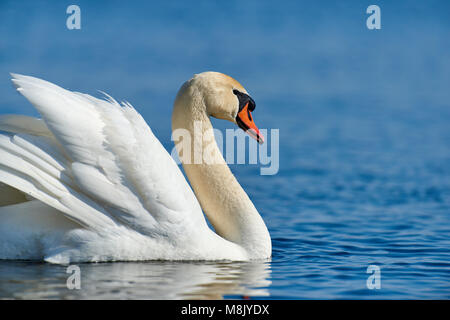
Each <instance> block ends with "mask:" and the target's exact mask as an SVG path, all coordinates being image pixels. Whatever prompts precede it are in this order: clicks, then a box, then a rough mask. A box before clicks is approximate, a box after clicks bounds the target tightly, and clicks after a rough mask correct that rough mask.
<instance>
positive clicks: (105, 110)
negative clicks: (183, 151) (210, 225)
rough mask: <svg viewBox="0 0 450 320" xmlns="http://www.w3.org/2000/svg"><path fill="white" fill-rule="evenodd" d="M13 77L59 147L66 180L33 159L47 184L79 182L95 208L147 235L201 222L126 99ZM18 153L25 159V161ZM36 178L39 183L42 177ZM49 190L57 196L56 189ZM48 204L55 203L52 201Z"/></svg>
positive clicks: (179, 178) (174, 169) (173, 168)
mask: <svg viewBox="0 0 450 320" xmlns="http://www.w3.org/2000/svg"><path fill="white" fill-rule="evenodd" d="M12 81H13V82H14V84H15V86H16V87H17V90H18V91H19V92H20V93H21V94H22V95H23V96H25V97H26V98H27V99H28V100H29V101H30V102H31V103H32V104H33V105H34V106H35V107H36V109H37V110H38V111H39V113H40V114H41V115H42V117H43V120H44V122H45V127H44V126H42V127H41V128H37V129H35V130H34V131H37V132H35V133H36V134H41V135H44V136H45V135H46V134H45V128H46V127H48V129H49V130H50V132H51V134H52V136H54V138H55V139H56V140H57V141H58V143H57V144H59V145H60V146H62V148H63V149H64V153H65V157H67V159H65V160H64V161H66V162H68V165H67V164H66V166H67V167H68V169H69V171H70V177H66V178H68V180H67V181H66V182H64V181H63V178H62V177H61V181H58V177H57V176H55V174H56V175H58V172H61V170H60V169H61V168H57V170H56V171H55V170H53V169H54V166H56V165H57V164H53V165H54V166H53V167H52V165H49V164H48V163H47V164H41V165H40V166H39V168H40V170H41V171H42V172H45V173H46V174H47V175H48V176H49V177H50V178H48V179H47V178H46V179H47V180H50V181H51V182H52V184H50V185H51V186H52V187H54V188H56V189H57V190H59V189H58V188H60V189H61V186H62V187H63V188H62V189H64V188H66V189H67V188H71V187H73V192H76V190H79V193H82V195H84V196H88V197H89V199H92V201H93V202H95V206H94V205H92V206H93V207H96V208H94V209H95V210H97V209H98V207H100V208H103V210H102V211H103V212H105V213H104V215H105V217H111V219H112V220H113V221H115V222H119V223H120V224H124V225H127V226H129V227H131V228H133V229H134V230H136V231H139V232H141V233H144V234H146V235H152V234H159V235H165V234H169V233H171V234H172V235H173V233H174V232H175V233H176V232H179V233H182V232H184V231H185V230H188V229H190V228H189V226H190V225H192V224H196V225H197V228H199V227H200V226H199V225H204V226H206V222H205V219H204V217H203V214H202V212H201V209H200V206H199V204H198V202H197V200H196V198H195V196H194V194H193V192H192V190H191V189H190V187H189V185H188V184H187V182H186V180H185V178H184V176H183V175H182V173H181V171H180V169H179V168H178V166H177V165H176V163H175V162H174V161H173V159H172V158H171V157H170V155H169V154H168V153H167V151H166V150H165V149H164V147H163V146H162V145H161V143H160V142H159V141H158V139H157V138H156V137H155V136H154V135H153V133H152V131H151V129H150V128H149V127H148V126H147V124H146V123H145V121H144V119H143V118H142V117H141V116H140V115H139V113H138V112H137V111H136V110H135V109H134V108H133V107H131V105H129V104H124V105H123V106H120V105H119V104H118V103H117V102H116V101H114V100H113V99H112V98H111V99H110V100H109V101H105V100H100V99H97V98H94V97H91V96H89V95H85V94H81V93H75V92H71V91H68V90H65V89H62V88H60V87H58V86H56V85H54V84H51V83H49V82H46V81H43V80H40V79H36V78H33V77H28V76H21V75H15V74H14V75H13V80H12ZM19 122H20V121H19ZM13 127H14V126H13ZM18 127H20V125H17V123H16V124H15V128H18ZM0 128H1V121H0ZM9 129H10V131H13V130H11V128H9ZM19 131H20V130H19ZM14 132H17V130H16V131H14ZM29 133H32V132H29ZM11 161H13V160H11ZM24 161H25V163H26V164H25V166H27V165H28V162H29V161H27V160H24ZM63 166H64V165H63ZM52 168H53V169H52ZM9 170H11V168H10V169H9ZM52 170H53V171H55V172H53V171H52ZM58 170H59V171H58ZM8 174H10V175H14V173H11V172H9V173H8ZM28 174H29V173H28ZM52 174H53V175H52ZM16 179H18V178H16ZM34 179H35V180H36V181H37V182H39V183H40V178H38V177H34ZM52 179H54V180H56V181H53V180H52ZM25 180H26V179H25ZM45 181H46V180H45ZM58 183H59V184H58ZM18 185H19V183H18ZM14 187H16V186H14ZM19 189H20V186H19ZM37 189H39V188H37ZM41 189H42V188H41ZM43 189H45V188H43ZM62 189H61V190H62ZM45 190H46V191H47V193H49V194H51V192H50V191H49V190H48V189H45ZM41 192H42V190H41ZM53 192H55V191H53ZM61 192H62V191H61ZM44 193H45V192H44ZM69 193H70V191H69ZM50 198H52V197H50ZM53 198H56V199H60V198H61V194H57V195H54V196H53ZM69 198H70V197H69ZM75 199H78V198H75ZM40 200H41V199H40ZM70 200H71V201H73V200H74V199H73V198H70ZM55 203H57V202H55ZM58 203H64V202H61V201H59V200H58ZM47 204H49V205H52V206H54V207H55V208H56V205H55V204H54V203H53V204H50V202H49V203H47ZM77 205H78V204H75V203H73V202H70V201H69V200H67V201H66V202H65V203H64V204H63V206H66V207H70V209H71V213H70V214H74V212H75V211H76V210H75V209H76V206H77ZM83 205H88V206H91V203H89V201H86V202H85V203H84V204H83ZM56 209H58V210H62V208H56ZM80 210H83V208H81V206H80ZM98 211H100V210H98ZM191 229H193V230H194V229H195V228H191ZM172 238H173V237H172Z"/></svg>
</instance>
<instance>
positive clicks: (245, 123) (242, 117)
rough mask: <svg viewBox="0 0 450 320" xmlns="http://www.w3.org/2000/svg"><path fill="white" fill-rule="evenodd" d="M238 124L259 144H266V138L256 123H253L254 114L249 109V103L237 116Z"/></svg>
mask: <svg viewBox="0 0 450 320" xmlns="http://www.w3.org/2000/svg"><path fill="white" fill-rule="evenodd" d="M236 123H237V125H238V126H239V128H241V129H242V130H244V131H245V132H247V133H248V135H249V136H250V137H252V138H253V139H255V140H256V141H258V143H259V144H263V143H264V137H263V136H262V134H261V133H260V132H259V129H258V127H257V126H256V124H255V122H253V117H252V112H251V111H250V110H249V109H248V103H247V104H246V105H245V106H244V107H243V108H242V110H241V111H239V113H238V114H237V116H236Z"/></svg>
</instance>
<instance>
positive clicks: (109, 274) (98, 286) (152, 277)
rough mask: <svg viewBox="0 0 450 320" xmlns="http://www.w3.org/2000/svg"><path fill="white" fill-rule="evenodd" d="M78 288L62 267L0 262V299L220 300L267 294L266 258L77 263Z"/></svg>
mask: <svg viewBox="0 0 450 320" xmlns="http://www.w3.org/2000/svg"><path fill="white" fill-rule="evenodd" d="M79 267H80V269H81V289H80V290H69V289H67V286H66V282H67V278H68V277H69V276H70V274H67V273H66V270H67V266H59V265H50V264H46V263H31V262H22V261H20V262H17V261H15V262H12V261H11V262H9V261H1V262H0V298H2V299H5V298H6V299H11V298H12V299H54V298H58V299H131V298H132V299H222V298H224V297H225V296H230V295H231V296H237V297H246V296H251V297H266V296H268V295H269V292H268V289H267V287H268V286H269V285H270V284H271V281H270V280H268V278H269V276H270V262H267V261H264V262H242V263H235V262H234V263H231V262H218V263H214V262H189V263H184V262H160V261H157V262H140V263H126V262H124V263H101V264H80V265H79Z"/></svg>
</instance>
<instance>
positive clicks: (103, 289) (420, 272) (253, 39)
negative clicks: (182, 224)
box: [0, 1, 450, 299]
mask: <svg viewBox="0 0 450 320" xmlns="http://www.w3.org/2000/svg"><path fill="white" fill-rule="evenodd" d="M78 3H79V5H80V7H81V10H82V29H81V30H79V31H69V30H67V29H66V28H65V19H66V17H67V15H66V14H65V9H66V7H65V6H66V3H64V2H57V3H56V2H54V1H49V2H46V1H39V2H36V1H21V2H18V1H2V2H1V4H0V21H1V22H0V93H1V97H2V98H1V101H0V112H1V113H23V114H29V115H36V112H35V111H34V110H33V109H32V107H31V106H30V105H29V104H28V103H27V102H26V101H25V100H24V99H23V97H21V96H19V95H17V94H16V93H15V92H14V90H13V88H12V86H11V85H10V83H9V76H8V73H7V72H10V71H12V72H17V73H25V74H30V75H35V76H39V77H42V78H44V79H47V80H50V81H53V82H55V83H58V84H60V85H62V86H64V87H66V88H69V89H73V90H77V91H81V92H86V93H90V94H96V90H97V89H98V90H103V91H106V92H108V93H109V94H111V95H112V96H114V97H115V98H117V99H119V100H120V99H123V100H128V101H130V102H131V103H132V104H133V105H134V106H135V107H136V109H137V110H138V111H139V112H141V113H142V115H143V116H144V118H145V119H146V120H147V122H148V123H149V124H150V126H151V127H152V129H153V131H154V132H155V134H156V136H157V137H158V138H160V140H161V141H162V142H163V144H164V146H165V147H166V148H167V149H168V150H171V148H172V142H171V141H170V114H171V106H172V102H173V99H174V96H175V94H176V92H177V90H178V88H179V87H180V85H181V83H182V82H183V81H185V80H186V79H188V78H189V77H191V76H192V75H193V74H194V73H198V72H201V71H206V70H216V71H221V72H225V73H227V74H230V75H232V76H234V77H235V78H237V79H238V80H239V81H240V82H241V83H242V84H243V85H244V86H245V87H246V88H247V90H248V91H249V92H250V93H251V95H252V96H253V98H254V99H255V100H256V103H257V108H256V110H255V113H254V118H255V121H256V122H257V124H258V125H259V127H260V128H277V129H280V171H279V172H278V174H276V175H273V176H261V175H259V166H258V165H245V166H244V165H233V166H232V170H233V172H234V173H235V175H236V176H237V178H238V180H239V181H240V182H241V184H242V185H243V187H244V189H245V190H246V191H247V192H248V194H249V195H250V197H251V199H252V201H253V202H254V204H255V205H256V207H257V208H258V210H259V211H260V213H261V215H262V216H263V218H264V220H265V221H266V223H267V225H268V228H269V230H270V233H271V235H272V240H273V257H272V259H271V261H265V262H251V263H231V262H229V263H212V262H207V263H200V262H195V263H182V262H177V263H173V262H146V263H102V264H81V265H80V268H81V275H82V289H81V290H68V289H67V287H66V280H67V277H68V274H66V267H65V266H55V265H50V264H44V263H31V262H23V261H22V262H7V261H1V262H0V298H7V299H10V298H22V299H28V298H31V299H37V298H50V299H102V298H107V299H153V298H157V299H161V298H162V299H172V298H176V299H188V298H205V299H211V298H214V299H215V298H244V297H245V298H247V297H250V298H254V299H256V298H264V299H265V298H269V299H416V298H421V299H449V298H450V251H449V247H450V236H449V235H450V182H449V181H450V103H449V101H450V90H449V84H450V43H449V41H450V17H449V15H450V7H449V4H448V2H446V1H427V2H424V1H396V2H395V3H393V2H392V1H378V5H379V6H380V7H381V9H382V29H381V30H378V31H369V30H368V29H367V28H366V27H365V19H366V17H367V15H366V14H365V9H366V8H365V5H366V4H364V3H360V4H358V3H357V2H351V3H348V2H345V3H333V2H328V1H324V2H322V1H321V2H320V5H319V4H318V3H317V4H315V3H312V2H301V1H295V2H294V1H293V2H288V1H286V2H284V3H283V5H280V4H279V2H278V1H228V2H227V3H226V4H225V3H221V2H217V3H216V2H212V1H196V5H195V6H192V5H191V4H190V3H189V2H185V1H180V2H177V1H175V2H170V3H167V4H162V3H158V4H157V3H156V2H155V3H154V2H147V1H146V2H133V5H129V6H127V5H126V4H125V3H124V2H119V1H117V2H115V1H108V2H95V4H94V3H92V2H89V1H78ZM214 124H215V125H217V126H218V127H219V128H222V129H224V128H231V127H232V125H231V124H230V123H223V122H221V121H215V122H214ZM369 265H377V266H379V267H380V268H381V289H374V290H369V289H368V288H367V287H366V280H367V278H368V276H369V274H367V273H366V270H367V267H368V266H369Z"/></svg>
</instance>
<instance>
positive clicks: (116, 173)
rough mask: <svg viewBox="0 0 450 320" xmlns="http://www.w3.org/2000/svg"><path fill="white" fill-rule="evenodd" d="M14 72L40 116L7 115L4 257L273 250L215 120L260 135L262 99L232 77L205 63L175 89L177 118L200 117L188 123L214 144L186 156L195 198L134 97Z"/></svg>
mask: <svg viewBox="0 0 450 320" xmlns="http://www.w3.org/2000/svg"><path fill="white" fill-rule="evenodd" d="M12 78H13V79H12V81H13V83H14V85H15V86H16V88H17V90H18V91H19V92H20V93H21V94H22V95H23V96H24V97H26V98H27V99H28V100H29V101H30V102H31V103H32V104H33V105H34V106H35V107H36V109H37V110H38V111H39V113H40V115H41V116H42V120H41V119H36V118H32V117H27V116H20V115H7V116H2V117H0V130H3V131H4V132H0V259H32V260H45V261H48V262H52V263H71V262H94V261H118V260H121V261H137V260H251V259H266V258H269V257H270V256H271V251H272V248H271V239H270V235H269V232H268V230H267V228H266V225H265V224H264V221H263V220H262V218H261V216H260V215H259V213H258V211H257V210H256V209H255V207H254V205H253V203H252V202H251V201H250V199H249V197H248V196H247V194H246V193H245V191H244V190H243V189H242V187H241V186H240V185H239V183H238V182H237V180H236V179H235V177H234V176H233V174H232V173H231V171H230V169H229V168H228V166H227V164H226V163H225V161H224V159H223V157H222V155H221V153H220V151H219V149H218V147H217V145H216V143H215V140H214V136H213V132H212V130H209V129H212V126H211V122H210V120H209V117H210V116H213V117H216V118H220V119H225V120H229V121H231V122H234V123H237V124H238V125H239V126H240V127H241V128H243V129H244V130H246V131H248V132H249V133H250V134H251V135H252V136H253V137H254V138H256V139H258V141H260V142H261V140H262V137H261V136H260V135H259V131H258V129H257V127H256V126H255V124H254V122H253V120H252V118H251V114H250V112H251V111H253V109H254V107H255V104H254V101H253V100H252V99H251V98H250V97H249V96H248V94H247V92H246V90H245V89H244V88H243V87H242V86H241V85H240V84H239V83H238V82H237V81H236V80H234V79H233V78H231V77H229V76H226V75H224V74H221V73H217V72H204V73H201V74H198V75H195V76H194V77H193V78H192V79H190V80H189V81H187V82H185V83H184V85H183V86H182V87H181V89H180V91H179V92H178V95H177V98H176V100H175V103H174V109H173V116H172V129H173V130H175V129H180V128H182V129H187V130H188V131H189V132H191V133H193V132H194V126H195V125H196V124H201V128H202V130H203V135H194V134H192V139H193V141H192V143H193V145H196V146H197V147H200V148H201V149H202V150H203V149H206V148H208V152H207V157H209V159H206V160H207V161H203V162H202V163H199V164H188V163H187V161H185V162H186V163H183V166H184V169H185V172H186V175H187V177H188V179H189V181H190V182H191V185H192V187H193V189H194V192H195V195H196V196H197V198H196V197H195V195H194V193H193V192H192V190H191V188H190V187H189V185H188V183H187V181H186V179H185V178H184V176H183V174H182V172H181V171H180V169H179V168H178V166H177V165H176V163H175V162H174V161H173V159H172V158H171V156H170V155H169V154H168V153H167V151H166V150H165V149H164V147H163V146H162V145H161V143H160V142H159V141H158V139H157V138H156V137H155V136H154V135H153V133H152V131H151V130H150V128H149V127H148V125H147V124H146V122H145V121H144V119H143V118H142V117H141V116H140V114H139V113H138V112H137V111H136V110H135V109H134V108H133V107H132V106H131V105H130V104H128V103H123V104H122V105H119V104H118V103H117V102H116V101H115V100H114V99H112V98H110V97H109V96H108V101H106V100H100V99H97V98H94V97H92V96H89V95H86V94H82V93H77V92H71V91H68V90H65V89H63V88H60V87H58V86H56V85H54V84H52V83H49V82H47V81H44V80H40V79H37V78H33V77H29V76H23V75H17V74H12ZM177 147H178V146H177ZM179 151H180V150H179ZM207 163H209V164H207ZM211 163H212V164H211ZM200 205H201V206H200ZM202 209H203V211H204V213H205V214H206V216H207V217H208V219H209V221H210V222H211V224H212V226H213V227H214V229H215V231H216V233H214V232H213V231H212V230H211V229H210V228H209V227H208V225H207V223H206V220H205V218H204V216H203V213H202Z"/></svg>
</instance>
